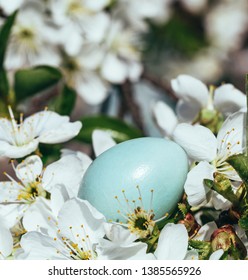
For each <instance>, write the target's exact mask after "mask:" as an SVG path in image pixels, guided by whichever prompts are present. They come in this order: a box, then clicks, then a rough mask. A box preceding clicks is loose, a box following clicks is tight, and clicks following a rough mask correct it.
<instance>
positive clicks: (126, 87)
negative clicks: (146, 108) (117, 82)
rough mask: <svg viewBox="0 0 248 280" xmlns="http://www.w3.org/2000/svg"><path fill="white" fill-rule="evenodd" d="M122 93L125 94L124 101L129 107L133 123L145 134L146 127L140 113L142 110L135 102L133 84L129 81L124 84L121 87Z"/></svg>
mask: <svg viewBox="0 0 248 280" xmlns="http://www.w3.org/2000/svg"><path fill="white" fill-rule="evenodd" d="M121 91H122V93H123V99H124V101H125V103H126V106H127V107H128V109H129V111H130V113H131V115H132V118H133V121H134V122H135V124H136V125H137V127H138V128H139V129H140V130H141V131H142V132H144V125H143V121H142V116H141V112H140V108H139V106H138V105H137V103H136V102H135V100H134V98H133V88H132V84H131V83H130V82H129V81H126V82H125V83H124V84H122V85H121Z"/></svg>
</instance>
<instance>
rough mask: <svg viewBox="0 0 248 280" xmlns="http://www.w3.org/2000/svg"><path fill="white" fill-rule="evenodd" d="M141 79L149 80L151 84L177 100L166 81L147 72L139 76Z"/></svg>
mask: <svg viewBox="0 0 248 280" xmlns="http://www.w3.org/2000/svg"><path fill="white" fill-rule="evenodd" d="M141 78H142V79H144V80H147V81H149V82H150V83H151V84H153V85H154V86H155V87H157V88H160V89H161V90H163V91H164V92H165V93H166V94H167V95H168V96H169V97H170V98H171V99H173V100H178V98H177V97H176V95H175V94H174V92H173V90H172V88H171V86H170V85H169V84H168V83H166V81H164V80H162V79H161V78H158V77H155V76H153V75H150V74H149V73H147V72H144V73H143V74H142V76H141Z"/></svg>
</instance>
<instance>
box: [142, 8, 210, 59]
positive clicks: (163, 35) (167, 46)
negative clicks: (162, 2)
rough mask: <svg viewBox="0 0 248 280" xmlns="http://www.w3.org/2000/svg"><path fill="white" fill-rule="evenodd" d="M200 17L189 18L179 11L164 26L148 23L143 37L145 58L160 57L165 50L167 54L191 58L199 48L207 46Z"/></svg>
mask: <svg viewBox="0 0 248 280" xmlns="http://www.w3.org/2000/svg"><path fill="white" fill-rule="evenodd" d="M201 20H202V19H201V18H200V17H193V16H191V17H189V16H187V15H186V14H183V12H182V11H180V10H179V12H178V13H175V15H174V16H173V17H172V18H171V19H170V21H169V22H168V23H165V24H161V25H158V24H154V23H151V22H150V23H149V26H150V29H149V32H148V33H147V34H145V35H144V40H145V44H146V50H145V55H144V57H146V56H147V55H148V57H151V56H155V57H157V58H159V57H161V54H162V53H163V52H164V51H165V50H166V52H168V53H172V54H173V53H177V54H178V53H179V54H181V55H183V56H188V57H190V56H192V55H194V54H195V53H196V52H197V51H199V50H200V49H201V48H203V47H205V46H207V42H206V39H205V37H204V32H203V27H202V22H201Z"/></svg>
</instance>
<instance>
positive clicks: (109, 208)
mask: <svg viewBox="0 0 248 280" xmlns="http://www.w3.org/2000/svg"><path fill="white" fill-rule="evenodd" d="M187 173H188V158H187V155H186V153H185V152H184V150H183V149H182V148H181V147H180V146H179V145H178V144H176V143H175V142H172V141H169V140H165V139H161V138H153V137H144V138H138V139H133V140H129V141H125V142H123V143H120V144H118V145H116V146H114V147H112V148H110V149H109V150H107V151H105V152H104V153H102V154H101V155H100V156H99V157H97V158H96V159H95V160H94V161H93V163H92V164H91V165H90V166H89V168H88V170H87V171H86V173H85V175H84V177H83V180H82V183H81V186H80V189H79V193H78V196H79V197H80V198H82V199H86V200H88V201H89V202H90V203H91V204H92V205H93V206H94V207H95V208H96V209H97V210H98V211H100V212H101V213H102V214H104V215H105V217H106V218H107V220H113V221H120V222H126V220H125V218H124V217H123V215H121V214H120V212H121V213H122V214H126V213H127V212H130V209H134V208H135V207H137V206H140V207H143V208H144V209H145V210H146V211H149V210H151V209H150V208H152V209H153V211H154V214H155V217H154V219H155V220H157V219H160V218H162V217H164V216H165V215H168V213H169V214H170V213H171V212H172V211H173V209H174V208H175V206H176V205H177V203H178V202H179V200H180V199H181V197H182V194H183V186H184V182H185V180H186V176H187ZM137 186H138V188H137ZM151 190H153V191H151ZM116 196H117V197H118V199H116ZM127 200H128V201H127ZM134 201H135V202H134Z"/></svg>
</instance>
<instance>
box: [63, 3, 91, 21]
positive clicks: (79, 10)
mask: <svg viewBox="0 0 248 280" xmlns="http://www.w3.org/2000/svg"><path fill="white" fill-rule="evenodd" d="M89 13H90V10H88V9H87V8H86V7H84V5H82V3H81V1H80V0H73V1H70V3H69V5H68V7H67V15H69V16H72V17H73V16H74V17H79V16H81V15H83V14H89Z"/></svg>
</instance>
